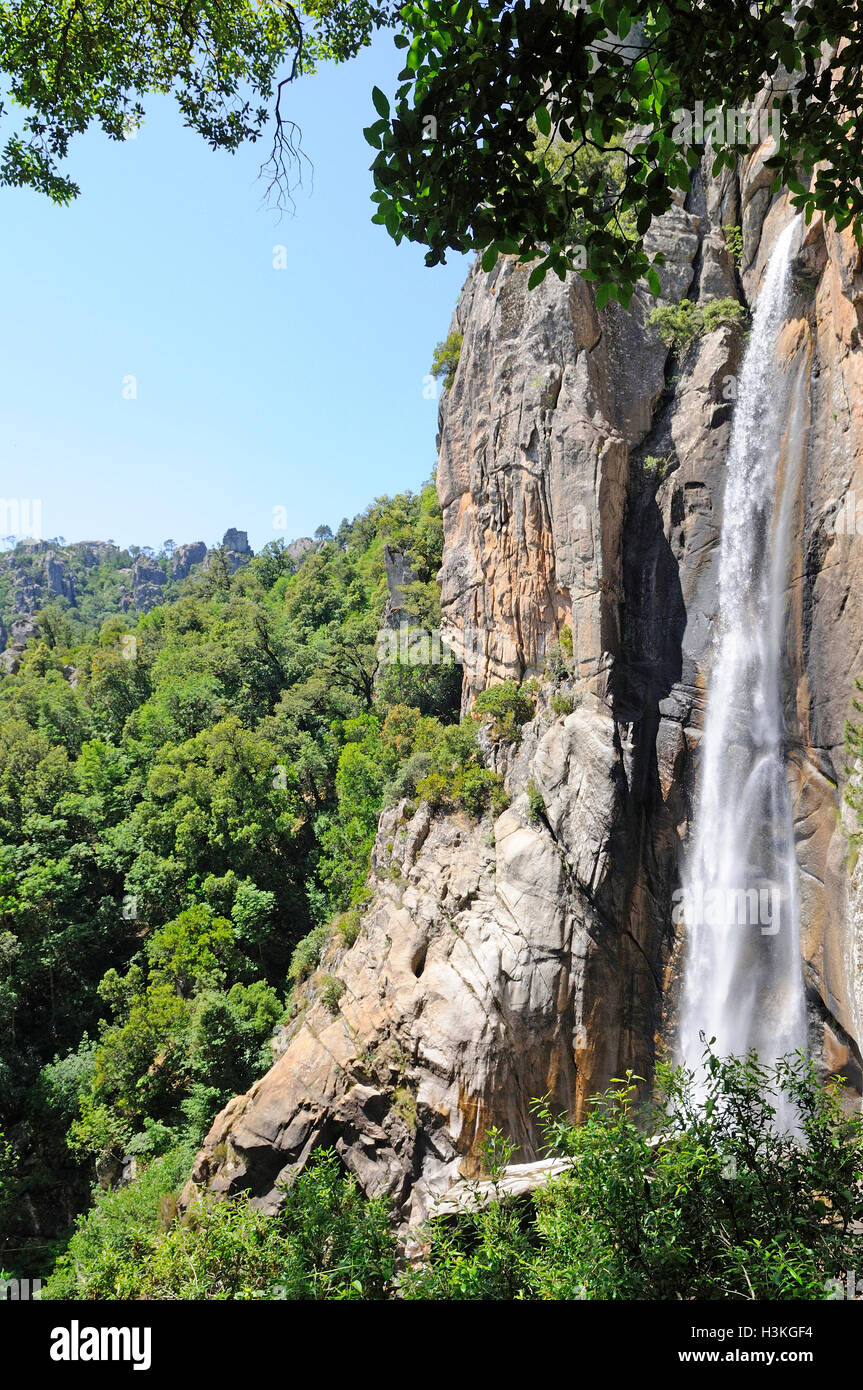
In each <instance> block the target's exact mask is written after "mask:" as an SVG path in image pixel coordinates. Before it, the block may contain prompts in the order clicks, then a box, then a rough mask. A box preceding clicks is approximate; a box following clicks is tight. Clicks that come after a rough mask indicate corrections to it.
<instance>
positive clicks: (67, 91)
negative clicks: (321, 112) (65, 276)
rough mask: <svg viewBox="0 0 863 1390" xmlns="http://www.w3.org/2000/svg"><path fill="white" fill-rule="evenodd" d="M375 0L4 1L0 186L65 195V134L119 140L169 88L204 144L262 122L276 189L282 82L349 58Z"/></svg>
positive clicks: (376, 14)
mask: <svg viewBox="0 0 863 1390" xmlns="http://www.w3.org/2000/svg"><path fill="white" fill-rule="evenodd" d="M386 8H387V6H386V0H385V3H384V4H383V5H377V4H374V3H370V2H369V0H357V3H350V0H307V3H306V4H305V5H300V4H297V5H294V4H291V3H289V0H270V3H261V2H260V0H257V3H252V0H219V4H218V5H214V4H211V3H209V0H187V3H185V4H182V5H181V4H176V3H168V4H157V3H155V0H88V2H87V3H86V4H83V3H81V0H10V3H8V4H4V5H3V6H2V7H0V70H2V72H3V74H4V75H5V79H6V81H5V83H4V86H5V87H6V89H7V92H8V96H9V98H10V104H11V105H13V106H14V107H15V108H18V109H19V110H20V111H21V112H22V113H23V115H22V117H21V119H20V125H19V127H18V129H16V130H14V131H13V132H12V133H11V134H9V135H8V136H7V138H6V142H5V145H4V146H3V148H2V154H0V184H13V185H19V186H21V185H25V186H29V187H32V188H35V189H37V190H38V191H39V192H41V193H45V194H47V195H48V197H50V198H52V199H53V200H54V201H55V202H58V203H67V202H69V200H70V199H71V198H74V197H75V196H76V195H77V193H78V192H79V189H78V185H77V184H76V183H74V181H73V180H72V179H71V178H70V176H69V175H68V174H66V173H65V172H64V171H63V169H62V167H61V165H62V162H63V161H64V160H65V159H66V156H67V154H68V151H69V145H70V142H71V141H72V139H73V137H74V136H76V135H79V134H81V133H83V132H84V131H85V130H88V129H89V128H90V127H91V126H97V127H98V128H100V129H101V130H102V131H103V132H104V134H105V135H107V136H108V137H109V139H112V140H123V139H126V138H127V137H128V135H129V134H130V133H131V132H132V131H133V130H134V129H135V128H136V127H137V125H138V124H139V123H140V122H141V121H142V120H143V119H144V116H145V101H146V99H147V98H148V97H149V96H150V95H151V94H154V93H171V94H172V95H173V96H174V98H175V100H176V102H177V105H178V107H179V109H180V113H181V115H182V118H183V122H184V124H185V125H187V126H189V127H191V129H192V130H195V131H197V132H198V133H199V134H200V135H202V136H203V138H204V139H205V140H206V141H207V143H208V144H209V145H210V146H211V147H212V148H214V149H225V150H228V151H231V152H233V151H235V150H237V149H238V148H239V147H240V146H241V145H242V144H244V143H245V142H246V141H250V142H255V141H257V140H258V139H260V137H261V136H262V134H263V133H264V129H265V127H266V125H267V123H268V121H270V119H271V118H272V119H273V120H274V125H275V135H274V142H273V149H272V155H271V159H270V162H269V166H268V167H269V169H270V174H271V186H272V187H274V188H275V189H276V191H277V196H279V197H283V196H284V192H285V183H286V180H287V177H288V172H289V167H290V164H291V162H292V161H294V160H295V159H296V157H297V144H296V140H295V136H296V127H295V126H294V124H293V122H291V121H290V120H289V119H287V118H286V116H285V114H284V112H283V109H282V99H283V95H284V89H285V87H286V86H287V85H288V84H289V83H290V82H291V81H292V80H293V79H294V78H295V77H297V76H299V75H300V74H301V73H307V72H310V71H313V70H314V66H315V64H316V62H318V61H319V60H321V59H325V58H334V59H335V60H337V61H341V60H344V59H346V58H349V57H352V56H353V55H354V54H355V53H357V52H358V51H359V49H360V48H362V47H363V46H364V45H365V44H366V43H368V41H369V38H370V36H371V32H372V29H373V28H374V26H375V24H378V23H381V22H383V21H384V18H385V14H386ZM8 114H9V108H8V106H7V105H6V104H5V103H0V115H3V116H8Z"/></svg>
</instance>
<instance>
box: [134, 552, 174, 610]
mask: <svg viewBox="0 0 863 1390" xmlns="http://www.w3.org/2000/svg"><path fill="white" fill-rule="evenodd" d="M131 579H132V606H133V607H134V608H137V609H138V611H139V613H146V612H148V611H149V609H151V608H152V607H153V605H154V604H156V603H158V602H159V600H160V598H161V596H162V595H161V591H162V589H163V588H164V586H165V585H166V584H167V582H168V576H167V574H166V572H165V570H164V569H163V568H162V566H161V565H160V564H159V562H158V560H154V559H152V558H151V557H150V556H148V555H138V556H136V558H135V563H134V565H133V566H132V576H131Z"/></svg>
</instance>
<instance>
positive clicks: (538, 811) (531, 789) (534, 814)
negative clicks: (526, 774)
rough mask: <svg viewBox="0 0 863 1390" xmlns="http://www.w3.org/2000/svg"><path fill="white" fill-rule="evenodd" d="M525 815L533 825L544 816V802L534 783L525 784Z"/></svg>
mask: <svg viewBox="0 0 863 1390" xmlns="http://www.w3.org/2000/svg"><path fill="white" fill-rule="evenodd" d="M527 813H528V815H529V816H530V819H531V820H532V821H533V822H534V824H537V823H538V822H539V821H541V820H542V819H543V818H544V816H545V802H544V800H543V797H542V792H541V791H540V790H539V787H538V786H537V785H536V783H535V782H534V781H530V782H528V784H527Z"/></svg>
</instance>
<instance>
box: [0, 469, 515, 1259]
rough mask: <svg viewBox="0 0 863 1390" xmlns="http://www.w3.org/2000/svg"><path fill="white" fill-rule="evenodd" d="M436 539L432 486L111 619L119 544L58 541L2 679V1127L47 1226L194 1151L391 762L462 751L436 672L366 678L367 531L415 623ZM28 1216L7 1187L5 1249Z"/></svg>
mask: <svg viewBox="0 0 863 1390" xmlns="http://www.w3.org/2000/svg"><path fill="white" fill-rule="evenodd" d="M442 536H443V531H442V522H441V512H440V506H439V504H438V500H437V493H436V489H435V486H434V484H433V482H430V483H429V484H427V485H426V486H424V487H423V488H422V489H421V490H420V491H419V492H418V493H417V494H413V493H404V494H401V495H400V496H397V497H381V498H378V499H377V500H376V501H375V502H374V503H372V504H371V505H370V506H369V507H368V508H366V510H365V511H364V512H363V513H362V514H361V515H360V516H358V517H356V518H355V519H354V521H353V522H348V521H345V522H343V523H342V525H341V526H340V527H339V529H338V533H337V536H336V537H333V538H329V537H328V536H327V535H326V534H323V533H322V535H321V538H320V539H321V543H320V545H319V547H318V548H317V549H316V550H314V551H313V552H311V553H310V554H308V555H307V556H306V558H305V559H304V561H303V563H302V564H301V565H299V566H297V565H295V564H294V563H293V562H292V561H290V560H289V559H288V558H286V556H285V554H284V548H282V547H279V546H271V547H267V548H265V551H264V552H263V553H262V555H260V556H256V557H255V558H254V559H252V560H251V561H250V562H249V564H248V565H246V566H244V567H243V568H241V569H240V570H238V571H237V572H236V573H235V574H233V575H232V574H230V573H229V572H228V570H227V568H226V567H222V569H221V570H218V572H217V570H213V571H212V572H210V571H208V572H207V573H206V574H201V573H198V574H193V575H192V576H190V577H189V578H188V579H186V580H184V581H183V582H182V583H181V584H179V585H174V584H173V581H171V582H168V583H166V584H165V585H164V586H162V589H161V590H160V594H161V595H162V596H163V597H164V602H163V603H161V604H160V605H159V606H157V607H154V608H153V609H152V610H151V611H150V612H149V613H147V614H146V615H140V616H136V615H134V614H131V613H127V614H123V613H120V612H118V611H117V607H118V604H119V599H120V589H121V588H122V586H123V584H124V583H125V582H127V581H128V574H126V575H125V578H124V575H123V570H124V569H125V570H128V567H129V564H130V563H131V562H132V560H133V558H134V556H133V551H132V550H130V551H128V552H120V551H117V550H115V549H114V548H112V547H109V546H106V547H101V548H99V549H98V552H96V551H94V553H93V555H90V556H89V560H88V558H87V556H86V555H85V554H84V551H85V550H86V547H84V548H75V547H65V548H63V550H62V558H63V559H64V563H68V564H69V565H70V566H72V568H73V570H74V573H75V576H76V591H77V594H78V598H79V600H80V602H79V603H78V604H77V606H75V607H72V606H68V605H66V606H63V604H65V603H66V601H65V600H64V601H62V604H61V602H60V601H59V600H58V602H57V604H55V605H53V606H52V605H49V608H50V610H51V611H50V612H49V610H48V609H46V611H45V615H43V618H42V633H41V636H37V637H35V638H33V639H31V640H30V642H29V643H28V644H27V648H26V651H25V652H24V656H23V659H22V664H21V669H20V671H19V672H18V674H17V675H15V676H2V677H0V1127H2V1128H3V1129H4V1130H5V1132H6V1133H7V1134H11V1133H13V1132H14V1133H15V1134H16V1136H18V1135H21V1136H22V1138H21V1145H20V1147H21V1152H22V1157H23V1159H24V1160H25V1161H24V1163H23V1165H22V1168H21V1171H22V1173H25V1174H26V1193H25V1192H24V1189H22V1190H21V1191H22V1195H26V1197H27V1199H28V1201H29V1202H32V1203H33V1208H32V1209H33V1210H34V1211H35V1212H36V1217H37V1220H38V1221H39V1223H40V1225H41V1226H42V1228H43V1230H44V1231H46V1232H51V1231H54V1230H56V1229H57V1227H58V1226H59V1225H63V1224H66V1223H67V1222H68V1220H69V1218H70V1216H71V1214H72V1213H73V1212H74V1210H75V1204H76V1203H77V1202H80V1201H84V1200H86V1197H87V1190H88V1187H89V1177H88V1173H89V1169H90V1166H91V1165H92V1163H93V1160H97V1161H98V1162H99V1163H100V1165H101V1166H100V1172H102V1173H103V1174H107V1175H108V1177H110V1176H111V1175H112V1174H116V1173H118V1172H119V1170H120V1164H121V1162H122V1160H123V1159H124V1158H125V1157H126V1156H127V1155H129V1154H132V1153H134V1154H137V1155H147V1154H149V1155H152V1154H156V1153H160V1152H162V1151H164V1149H165V1146H166V1145H172V1144H175V1143H177V1142H185V1141H186V1139H187V1138H190V1139H192V1140H197V1138H199V1137H200V1136H201V1134H203V1133H204V1132H205V1131H206V1130H207V1129H208V1128H209V1125H210V1124H211V1122H212V1119H213V1116H214V1115H215V1113H216V1111H217V1110H218V1109H219V1108H220V1106H222V1105H223V1104H224V1103H225V1102H226V1101H227V1100H228V1099H229V1098H230V1096H231V1095H233V1094H236V1093H237V1092H242V1091H244V1090H245V1089H247V1088H248V1086H249V1085H250V1084H251V1083H252V1081H254V1079H255V1078H256V1077H257V1076H258V1075H260V1073H261V1072H262V1071H263V1070H264V1069H265V1068H266V1067H267V1066H268V1065H269V1062H270V1049H269V1038H270V1036H271V1034H272V1031H273V1029H274V1027H275V1026H276V1025H277V1024H278V1022H279V1021H280V1019H281V1017H282V1015H283V1004H282V1002H281V1001H282V999H283V998H284V996H285V994H286V993H289V991H290V988H291V986H292V985H293V984H295V983H296V982H297V980H298V979H302V978H303V977H305V976H307V975H308V974H309V973H314V971H316V970H317V969H318V965H319V955H320V948H321V942H322V940H323V939H325V938H326V937H327V935H328V928H326V927H325V926H320V924H324V923H328V922H330V921H331V920H332V919H333V917H334V915H335V914H337V913H338V912H340V911H343V910H345V909H347V908H349V907H351V906H357V907H358V906H359V905H360V904H361V902H362V901H363V900H364V898H365V897H366V895H367V887H366V878H367V874H368V866H369V853H370V849H371V845H372V842H373V839H374V834H375V831H376V828H377V821H378V816H379V814H380V810H381V808H382V806H383V805H384V803H385V801H386V800H387V799H388V798H389V797H390V795H391V788H392V787H393V785H394V783H395V782H397V781H398V779H399V778H400V777H402V776H403V770H404V769H405V768H406V766H407V765H408V764H411V768H410V771H409V773H408V775H407V778H406V785H408V786H409V788H410V792H411V794H414V792H415V789H416V782H417V780H419V778H420V777H421V776H422V775H424V772H425V771H426V770H428V767H429V766H430V762H431V758H432V754H433V750H434V749H435V748H438V746H439V748H440V751H439V754H436V755H435V756H436V757H438V759H439V761H438V763H436V766H441V767H443V768H444V769H445V770H446V771H447V772H448V773H449V772H452V771H454V769H453V768H452V766H451V765H452V764H453V762H454V761H456V762H458V765H459V766H461V763H465V765H466V766H470V767H471V768H473V767H479V766H480V765H481V760H480V759H479V755H478V752H476V750H474V753H473V754H472V755H471V757H469V758H467V759H466V760H465V759H464V758H462V759H461V761H459V760H458V759H454V755H453V751H452V747H453V746H454V745H452V740H453V739H454V740H455V743H456V744H458V741H459V735H458V733H457V728H458V726H457V725H454V724H452V721H453V720H454V719H457V716H458V706H459V694H460V692H459V689H458V687H459V684H460V677H459V673H458V669H457V668H454V667H449V668H446V670H445V671H444V670H443V669H442V668H434V667H422V666H421V667H418V668H416V670H415V671H412V673H411V681H410V686H409V688H407V687H406V688H405V690H403V691H399V692H398V694H399V698H398V699H395V698H393V697H394V694H395V692H394V691H393V690H392V689H389V688H387V686H386V683H385V682H381V683H380V686H379V687H378V686H376V676H377V655H376V639H377V632H378V628H379V626H380V622H381V614H382V612H383V608H384V604H385V602H386V597H387V587H386V573H385V566H384V547H385V546H386V545H390V546H395V547H396V548H398V549H400V550H401V551H402V553H404V554H405V556H406V558H407V560H408V563H409V564H410V567H411V570H412V572H413V573H414V575H416V576H417V578H416V580H415V586H416V587H415V586H414V585H412V586H409V588H410V593H409V596H408V597H409V600H410V602H411V603H412V604H414V605H415V607H416V611H417V615H418V620H419V619H420V618H421V620H422V621H423V622H425V623H431V624H432V625H436V624H437V623H438V622H439V600H438V595H437V586H436V584H435V581H434V576H435V575H436V573H437V571H438V569H439V568H440V557H441V548H442ZM79 551H80V553H79ZM58 553H60V552H58ZM94 558H95V563H93V560H94ZM151 558H152V560H153V563H158V564H159V565H160V566H162V567H163V568H164V567H165V566H167V564H168V558H167V552H166V553H165V555H162V556H159V557H151ZM217 569H218V567H217ZM16 572H17V573H19V574H20V575H21V576H23V577H24V578H25V579H26V578H27V577H28V576H30V577H32V578H34V580H35V579H38V578H39V576H40V575H41V576H42V578H44V554H43V552H42V550H39V549H34V550H33V551H32V552H31V551H30V550H29V549H28V548H27V547H26V546H25V547H18V548H17V549H16V550H15V551H10V552H5V553H4V554H3V555H2V556H0V602H2V601H3V596H4V595H6V596H7V597H8V595H9V594H10V593H11V592H12V591H13V590H14V588H15V586H14V585H12V584H11V581H10V576H11V577H14V574H15V573H16ZM79 575H80V583H79ZM9 602H10V603H11V602H12V600H11V598H10V599H9ZM2 611H3V612H4V613H7V616H8V612H9V610H8V609H3V610H2ZM72 668H74V670H75V671H77V673H78V674H77V682H76V684H74V685H72V684H71V683H70V679H69V675H70V672H71V670H72ZM402 694H406V695H407V696H408V699H407V702H405V700H403V699H402V698H401V695H402ZM449 726H451V727H452V728H453V729H454V730H456V732H455V733H452V734H450V735H449V739H450V742H447V740H446V739H445V738H444V730H445V728H446V727H449ZM467 737H468V741H469V742H470V743H471V747H472V748H473V747H474V745H473V743H472V742H471V740H472V738H473V731H470V732H469V733H468V736H467ZM451 745H452V746H451ZM415 759H418V760H419V763H417V762H416V761H413V762H412V760H415ZM489 778H491V774H489ZM403 780H405V779H403ZM492 780H493V779H492ZM470 797H472V798H473V800H474V802H475V801H476V799H477V792H476V789H475V788H472V787H471V785H470V782H469V779H468V782H467V783H466V785H465V798H466V799H468V798H470ZM345 921H346V931H345V932H344V933H340V934H339V941H340V942H345V944H347V943H348V940H349V937H350V933H351V931H353V932H356V931H357V930H358V916H357V917H356V918H354V917H353V916H351V915H349V916H348V917H347V918H346V919H345ZM351 924H353V925H351ZM310 934H311V939H309V938H310ZM301 943H302V944H301ZM292 960H293V962H294V965H293V969H292V968H291V962H292ZM67 1136H68V1138H67ZM16 1143H17V1139H16ZM58 1194H60V1196H61V1200H58ZM31 1223H32V1218H31V1215H30V1208H29V1207H28V1205H27V1203H25V1202H24V1201H19V1202H13V1203H12V1204H11V1205H10V1206H9V1207H8V1208H7V1211H6V1212H5V1214H3V1215H2V1216H0V1251H2V1241H3V1240H4V1238H6V1239H7V1240H9V1242H10V1243H14V1245H15V1246H16V1248H18V1249H20V1247H21V1244H22V1241H26V1239H27V1232H28V1228H29V1227H30V1226H31ZM13 1237H14V1240H13Z"/></svg>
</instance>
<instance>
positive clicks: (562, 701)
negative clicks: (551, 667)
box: [551, 690, 579, 719]
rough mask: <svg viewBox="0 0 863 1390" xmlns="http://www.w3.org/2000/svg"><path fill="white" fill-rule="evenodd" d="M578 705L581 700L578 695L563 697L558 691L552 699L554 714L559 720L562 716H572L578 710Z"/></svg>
mask: <svg viewBox="0 0 863 1390" xmlns="http://www.w3.org/2000/svg"><path fill="white" fill-rule="evenodd" d="M578 704H579V700H578V697H577V696H576V695H562V694H561V692H560V691H559V690H556V691H555V692H554V694H553V695H552V697H551V708H552V712H553V714H555V715H556V717H557V718H558V719H560V718H561V716H562V715H566V714H572V712H573V710H574V709H577V708H578Z"/></svg>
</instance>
